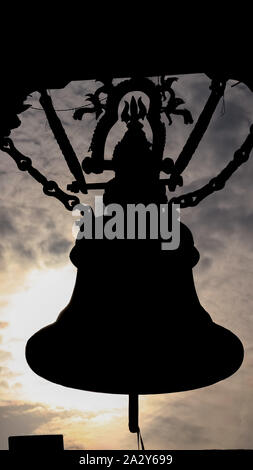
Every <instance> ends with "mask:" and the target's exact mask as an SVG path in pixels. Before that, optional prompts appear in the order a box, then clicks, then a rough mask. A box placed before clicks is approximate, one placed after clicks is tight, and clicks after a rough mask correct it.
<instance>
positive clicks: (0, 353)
mask: <svg viewBox="0 0 253 470" xmlns="http://www.w3.org/2000/svg"><path fill="white" fill-rule="evenodd" d="M11 358H12V354H11V353H10V352H8V351H4V350H3V349H1V350H0V362H1V363H2V362H6V361H8V360H9V359H11Z"/></svg>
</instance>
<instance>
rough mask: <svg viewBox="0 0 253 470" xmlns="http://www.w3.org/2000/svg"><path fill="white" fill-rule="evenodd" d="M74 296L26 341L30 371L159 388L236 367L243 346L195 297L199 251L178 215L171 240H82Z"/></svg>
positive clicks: (215, 376) (84, 385)
mask: <svg viewBox="0 0 253 470" xmlns="http://www.w3.org/2000/svg"><path fill="white" fill-rule="evenodd" d="M71 259H72V262H73V263H74V264H75V265H76V266H77V267H78V272H77V280H76V285H75V288H74V292H73V295H72V298H71V300H70V302H69V304H68V305H67V307H66V308H65V309H64V310H63V311H62V312H61V313H60V315H59V317H58V319H57V321H56V322H55V323H53V324H51V325H49V326H47V327H45V328H43V329H41V330H40V331H39V332H37V333H36V334H35V335H34V336H32V338H30V339H29V341H28V343H27V346H26V358H27V361H28V364H29V365H30V367H31V368H32V370H33V371H34V372H36V374H38V375H40V376H42V377H44V378H46V379H48V380H50V381H52V382H55V383H57V384H61V385H65V386H67V387H72V388H77V389H82V390H89V391H94V392H105V393H118V394H131V393H136V394H156V393H168V392H178V391H183V390H190V389H195V388H199V387H204V386H207V385H211V384H213V383H215V382H218V381H220V380H223V379H225V378H226V377H228V376H230V375H231V374H233V373H234V372H235V371H236V370H237V369H238V368H239V367H240V365H241V363H242V360H243V346H242V344H241V342H240V340H239V339H238V338H237V337H236V336H235V335H234V334H233V333H231V332H230V331H228V330H227V329H225V328H223V327H222V326H219V325H217V324H215V323H214V322H213V321H212V320H211V317H210V315H209V314H208V313H207V312H206V311H205V310H204V308H203V307H202V306H201V304H200V302H199V299H198V297H197V294H196V291H195V286H194V281H193V275H192V267H193V266H194V265H195V264H196V263H197V261H198V259H199V254H198V251H197V249H196V248H195V247H194V244H193V238H192V235H191V232H190V230H189V229H188V228H187V227H186V226H185V225H184V224H181V241H180V245H179V247H178V249H177V250H173V251H166V250H163V251H161V248H160V241H159V240H113V241H112V240H80V241H78V242H77V243H76V246H75V247H74V248H73V250H72V253H71Z"/></svg>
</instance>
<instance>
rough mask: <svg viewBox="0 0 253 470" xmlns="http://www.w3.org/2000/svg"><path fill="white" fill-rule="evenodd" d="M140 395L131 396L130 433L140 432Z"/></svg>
mask: <svg viewBox="0 0 253 470" xmlns="http://www.w3.org/2000/svg"><path fill="white" fill-rule="evenodd" d="M138 398H139V397H138V394H137V393H130V394H129V408H128V411H129V431H130V432H139V403H138V401H139V400H138Z"/></svg>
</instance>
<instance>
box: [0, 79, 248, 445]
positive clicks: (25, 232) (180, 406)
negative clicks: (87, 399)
mask: <svg viewBox="0 0 253 470" xmlns="http://www.w3.org/2000/svg"><path fill="white" fill-rule="evenodd" d="M209 84H210V82H209V80H208V79H207V78H206V77H205V76H203V75H196V76H195V77H194V80H193V77H192V76H188V77H184V78H183V77H180V79H179V81H178V82H177V83H176V86H175V89H176V90H177V96H180V97H182V98H183V99H184V100H185V103H186V104H185V106H186V108H187V109H189V110H190V111H191V112H192V114H193V117H194V119H195V122H196V119H197V117H198V115H199V113H200V111H201V109H202V107H203V105H204V103H205V102H206V100H207V98H208V96H209V94H210V90H209ZM230 85H231V83H230V84H229V86H228V89H227V91H226V93H225V111H226V112H225V114H224V116H221V111H222V102H221V103H220V104H219V106H218V109H217V111H216V113H215V115H214V116H213V119H212V122H211V125H210V127H209V129H208V131H207V132H206V134H205V136H204V139H203V142H202V143H201V145H200V146H199V148H198V149H197V151H196V153H195V154H194V156H193V159H192V161H191V163H190V165H189V166H188V167H187V170H186V171H185V172H184V175H183V176H184V181H185V186H184V188H183V189H179V190H177V191H176V193H175V194H181V193H183V192H188V191H191V190H194V189H197V188H198V187H199V186H202V185H204V184H206V183H207V182H208V181H209V180H210V179H211V178H212V177H213V176H215V175H216V174H217V173H219V172H220V171H221V169H222V168H223V167H224V166H225V165H226V164H227V163H228V162H229V161H230V160H231V159H232V158H233V154H234V151H235V150H236V149H237V148H239V147H240V145H241V144H242V143H243V141H244V140H245V138H246V135H247V133H248V129H249V125H250V123H251V122H252V121H253V115H252V109H253V101H252V100H253V98H252V94H251V93H250V92H249V91H248V90H247V89H246V87H244V86H243V85H238V86H237V87H235V88H232V89H231V88H230ZM98 86H100V83H97V84H96V83H95V82H89V81H87V82H73V83H72V84H71V85H69V86H68V87H66V88H65V89H64V90H58V91H56V90H55V91H52V96H53V99H54V103H55V107H56V108H60V109H61V108H67V107H73V105H74V106H76V105H77V106H79V105H82V104H84V100H85V94H86V93H88V92H90V91H94V89H95V88H96V87H98ZM37 98H38V95H35V96H34V98H33V104H34V105H35V106H36V105H38V106H39V107H40V105H39V104H38V100H37ZM59 115H60V117H61V118H62V120H63V124H64V126H65V128H66V132H67V134H68V135H69V138H70V140H71V142H72V144H73V147H74V149H75V151H76V153H77V156H78V158H79V160H80V161H82V159H83V158H84V156H86V155H87V154H88V148H89V144H90V138H91V136H92V133H93V131H94V128H95V124H96V122H95V119H94V117H93V116H91V115H90V116H86V118H85V119H84V120H83V121H80V122H79V121H74V120H73V118H72V112H66V113H59ZM182 121H183V120H182V119H181V117H180V116H179V117H176V116H175V117H174V118H173V124H172V126H168V124H167V123H166V128H167V143H166V149H165V153H164V155H165V156H172V157H173V158H176V157H177V155H178V154H179V153H180V151H181V149H182V148H183V145H184V143H185V140H186V138H187V137H188V135H189V134H190V132H191V131H192V129H193V126H184V125H183V122H182ZM123 130H124V127H123V126H122V125H121V124H120V125H119V126H118V127H117V129H115V130H114V131H113V133H111V135H110V136H109V139H108V142H107V151H108V155H109V154H111V152H112V151H113V148H114V145H115V144H116V143H117V140H118V139H119V138H120V137H121V135H122V132H123ZM13 140H14V141H15V143H16V145H17V147H18V148H19V149H20V151H21V152H23V153H24V154H25V155H27V156H30V157H32V160H33V164H34V166H35V167H37V168H38V169H39V170H40V171H41V172H42V173H43V174H45V175H46V176H47V178H49V179H53V180H55V181H57V182H58V183H59V185H60V186H61V187H62V189H64V190H66V186H67V184H68V183H70V182H71V181H72V179H73V178H72V176H71V175H70V173H69V171H68V168H67V165H66V163H65V162H64V159H63V158H62V155H61V153H60V150H59V148H58V146H57V143H56V141H55V139H54V138H53V136H52V134H51V130H50V129H49V127H48V126H47V125H46V119H45V116H44V113H43V112H40V111H35V110H28V111H27V112H25V113H24V115H23V116H22V125H21V127H20V128H18V129H17V130H15V131H13ZM137 158H138V156H137ZM107 176H108V175H95V176H94V175H89V176H88V177H87V180H90V181H101V180H104V179H105V178H106V177H107ZM252 179H253V165H252V156H251V158H250V159H249V161H248V162H247V163H245V164H244V165H242V167H241V168H240V169H239V170H238V171H237V172H236V173H235V174H234V175H233V176H232V177H231V178H230V180H229V181H228V183H227V185H226V187H225V188H224V190H223V191H220V192H217V193H215V194H214V195H212V196H210V197H209V198H207V199H206V200H204V201H203V202H202V203H201V204H200V205H199V206H198V207H194V208H192V209H187V210H182V211H181V217H182V220H183V222H185V223H186V224H187V225H188V226H189V227H190V229H191V230H192V232H193V235H194V240H195V244H196V247H197V248H198V249H199V251H200V255H201V258H200V261H199V264H198V265H197V266H196V268H195V269H194V276H195V279H196V285H197V291H198V295H199V297H200V300H201V302H202V300H203V301H204V303H205V307H206V308H207V309H208V311H210V312H212V318H214V319H217V320H220V321H221V320H222V321H223V324H224V325H225V326H226V325H227V326H229V327H230V328H231V329H233V328H235V332H238V334H239V333H240V335H242V339H243V342H244V343H246V345H247V346H249V347H247V350H246V358H245V362H244V364H243V366H242V368H241V372H240V374H239V375H236V376H234V377H233V379H231V380H232V381H229V379H228V382H227V383H228V385H227V386H226V387H225V388H223V387H221V388H220V386H217V387H215V386H214V388H208V389H207V390H206V391H205V392H203V391H195V392H194V393H192V394H190V395H189V394H185V395H184V400H183V399H182V400H181V399H180V400H179V399H178V400H177V399H175V397H172V399H171V396H170V395H169V396H165V397H164V396H158V397H156V399H151V398H150V405H149V406H148V405H147V406H146V407H144V409H143V411H142V412H141V416H140V422H141V425H142V434H143V437H144V442H147V446H148V447H149V448H179V447H181V448H186V447H188V448H201V447H204V448H207V447H209V448H210V447H212V446H213V447H216V448H217V447H219V448H222V447H225V446H227V447H231V448H236V447H237V448H238V447H240V446H241V447H252V426H253V417H252V416H253V413H252V406H251V401H252V399H251V397H250V396H249V394H248V393H247V392H246V390H248V389H249V390H251V388H252V376H253V374H252V366H253V359H252V358H253V350H252V348H250V346H251V344H252V333H253V322H252V315H251V312H252V308H253V301H252V272H253V269H252V263H253V246H252V230H253V197H252V196H253V188H252ZM0 184H1V209H0V221H1V222H0V262H1V268H2V272H1V273H0V283H1V289H2V292H4V293H5V295H6V296H7V297H8V296H9V295H10V293H11V292H13V291H16V290H17V289H18V288H19V287H22V286H23V282H24V279H25V277H26V275H27V274H28V273H29V271H30V270H31V269H34V268H38V269H39V268H40V267H41V266H43V267H44V266H57V265H59V264H61V265H64V264H65V263H69V256H68V255H69V251H70V248H71V246H72V245H73V244H74V240H73V238H72V224H73V220H74V219H73V217H72V214H71V213H68V212H67V211H66V210H65V208H64V207H63V206H62V205H61V203H60V202H59V201H57V200H56V199H54V198H50V197H46V196H45V195H44V194H43V191H42V187H41V185H40V184H38V183H37V182H35V181H34V180H33V179H32V178H31V177H30V176H29V175H28V174H27V173H21V172H20V171H19V170H18V169H17V168H16V164H15V163H14V162H13V161H12V160H11V159H10V158H9V157H8V156H7V155H5V154H4V158H3V159H0ZM172 196H174V194H172ZM92 197H93V195H90V196H89V197H88V198H87V199H86V198H85V196H82V202H90V201H91V200H92ZM168 292H169V286H168ZM182 295H183V292H182ZM1 302H3V300H2V299H1ZM190 313H191V312H190V311H189V314H190ZM3 323H6V322H2V324H3ZM0 326H1V324H0ZM233 331H234V330H233ZM1 334H4V330H3V332H1ZM240 335H239V336H240ZM240 337H241V336H240ZM10 357H11V355H10V353H9V352H6V351H3V350H2V351H0V361H1V362H4V361H7V360H8V359H10ZM152 373H153V374H154V375H155V371H154V370H152ZM11 374H12V371H11V370H10V369H8V368H6V367H4V366H1V368H0V375H1V381H2V386H3V388H5V390H6V387H5V384H6V382H7V383H10V382H11V381H12V380H13V379H14V377H13V376H12V375H11ZM168 379H169V371H168ZM154 380H155V377H154ZM242 381H243V382H242ZM18 383H19V382H18ZM18 383H17V384H18ZM20 383H21V381H20ZM16 388H17V387H16ZM221 390H222V391H221ZM17 391H18V388H17ZM181 396H182V395H181ZM148 400H149V399H148ZM156 400H157V401H156ZM175 400H176V401H175ZM183 401H184V403H183ZM158 403H159V405H158ZM126 412H127V410H126ZM123 415H124V412H123V413H122V416H121V417H120V418H117V419H116V418H114V419H112V420H111V421H110V420H109V421H108V422H106V423H105V422H103V418H104V416H103V414H102V413H101V414H98V415H95V414H94V415H83V414H82V413H80V412H78V411H73V410H71V411H69V412H64V410H62V411H55V410H52V409H49V408H48V407H46V406H44V405H43V404H38V405H33V404H21V403H16V404H6V405H4V406H3V407H2V408H1V409H0V419H1V418H2V421H1V422H2V427H1V429H2V431H1V434H0V446H1V448H3V447H4V448H6V447H7V437H8V435H11V434H14V435H15V434H19V433H20V434H25V433H27V434H30V433H35V432H44V433H48V432H52V433H53V432H57V433H58V432H59V433H66V440H65V442H67V445H68V446H69V447H72V448H78V447H79V448H83V447H86V448H89V446H93V448H94V447H95V446H98V447H100V446H105V447H106V446H107V448H113V447H115V446H118V447H121V448H124V446H125V448H129V447H130V446H134V445H135V444H136V441H135V436H132V435H129V433H128V431H127V424H126V422H127V419H126V417H125V416H123ZM79 419H80V420H81V421H80V422H79V421H78V420H79ZM99 419H101V422H100V424H99ZM108 419H109V418H108ZM96 420H97V421H96ZM84 424H85V425H86V427H84ZM111 429H112V432H113V433H114V434H113V436H112V437H111V434H110V431H111ZM92 434H93V436H92ZM75 446H76V447H75Z"/></svg>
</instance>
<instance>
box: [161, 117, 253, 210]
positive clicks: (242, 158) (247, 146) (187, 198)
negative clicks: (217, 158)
mask: <svg viewBox="0 0 253 470" xmlns="http://www.w3.org/2000/svg"><path fill="white" fill-rule="evenodd" d="M252 148H253V125H252V126H251V127H250V133H249V135H248V136H247V138H246V140H245V142H244V143H243V144H242V146H241V147H240V148H239V149H238V150H236V152H235V153H234V158H233V160H231V161H230V162H229V163H228V165H227V166H226V167H225V168H224V169H223V170H222V171H221V172H220V173H219V174H218V175H217V176H216V177H215V178H213V179H211V180H210V181H209V183H207V184H206V185H205V186H203V187H202V188H200V189H198V190H196V191H193V192H191V193H187V194H183V195H182V196H178V197H173V198H172V199H170V201H169V203H170V204H172V203H174V204H180V207H181V208H185V207H194V206H196V205H197V204H199V202H200V201H202V200H203V199H205V198H206V197H207V196H209V195H210V194H212V193H214V192H215V191H220V190H221V189H223V188H224V186H225V184H226V182H227V180H228V179H229V178H230V176H231V175H232V174H233V173H234V172H235V171H236V170H237V169H238V168H239V167H240V166H241V165H242V164H243V163H245V162H246V161H247V160H248V158H249V156H250V152H251V151H252Z"/></svg>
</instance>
